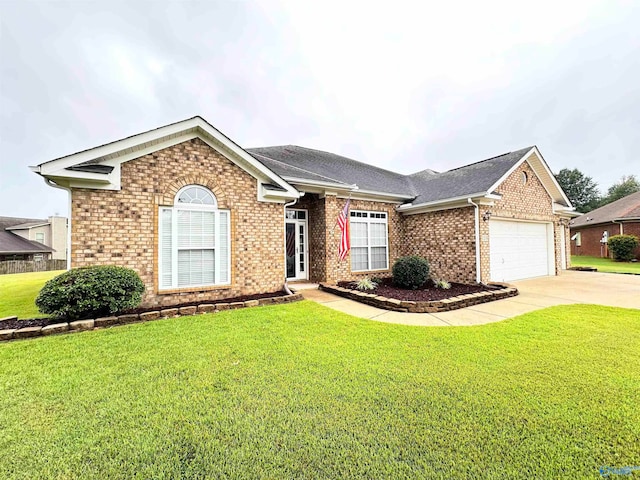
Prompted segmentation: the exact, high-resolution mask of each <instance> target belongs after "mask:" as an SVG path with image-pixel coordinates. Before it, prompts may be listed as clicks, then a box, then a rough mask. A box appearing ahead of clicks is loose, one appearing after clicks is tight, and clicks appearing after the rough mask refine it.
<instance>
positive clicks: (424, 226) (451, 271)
mask: <svg viewBox="0 0 640 480" xmlns="http://www.w3.org/2000/svg"><path fill="white" fill-rule="evenodd" d="M474 215H475V211H474V207H473V206H469V207H465V208H454V209H450V210H440V211H438V212H429V213H420V214H417V215H407V216H405V217H404V228H405V232H406V238H405V241H404V242H403V249H402V251H403V255H420V256H421V257H424V258H426V259H427V260H428V261H429V264H430V265H431V275H432V277H434V278H438V279H440V278H442V279H445V280H447V281H451V282H460V283H475V282H476V240H475V219H474Z"/></svg>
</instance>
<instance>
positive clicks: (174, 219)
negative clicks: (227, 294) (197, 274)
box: [158, 185, 231, 291]
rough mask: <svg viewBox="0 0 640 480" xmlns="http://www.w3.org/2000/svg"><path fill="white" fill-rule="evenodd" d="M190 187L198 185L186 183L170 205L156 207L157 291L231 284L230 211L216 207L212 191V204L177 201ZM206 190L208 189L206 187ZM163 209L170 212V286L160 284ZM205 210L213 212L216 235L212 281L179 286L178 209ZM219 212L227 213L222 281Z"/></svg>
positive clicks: (162, 271)
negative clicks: (225, 250)
mask: <svg viewBox="0 0 640 480" xmlns="http://www.w3.org/2000/svg"><path fill="white" fill-rule="evenodd" d="M191 187H200V186H199V185H187V186H186V187H183V188H181V189H180V190H179V191H178V193H177V194H176V196H175V199H176V200H175V204H174V206H172V207H166V206H162V207H159V208H158V291H166V290H184V289H193V290H197V289H199V288H206V287H217V286H226V285H231V212H230V211H229V210H226V209H218V208H217V205H218V204H217V199H216V198H215V195H213V193H211V194H212V195H213V198H214V204H213V205H207V204H194V203H178V198H180V194H181V193H182V192H183V191H184V190H185V189H187V188H191ZM201 188H205V187H201ZM207 190H208V189H207ZM165 210H170V211H171V212H172V213H171V245H172V248H171V251H172V256H171V285H170V286H165V285H163V284H162V279H163V276H164V270H163V261H162V260H163V259H162V250H163V245H162V232H163V231H164V218H163V215H162V213H163V212H164V211H165ZM194 210H197V211H205V212H213V214H214V225H215V236H216V239H215V240H216V241H215V242H214V245H215V246H214V248H213V256H214V265H215V269H214V283H204V284H197V285H183V286H180V285H178V252H179V251H180V249H179V248H178V212H180V211H194ZM221 212H226V213H227V234H226V241H227V245H228V248H229V254H228V256H227V257H228V258H227V264H226V271H227V278H228V280H227V281H226V282H222V281H220V272H221V271H222V269H221V268H220V266H221V262H220V245H221V242H220V240H221V239H222V238H223V237H222V236H221V234H220V225H221V223H220V213H221Z"/></svg>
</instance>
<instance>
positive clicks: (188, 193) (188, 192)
mask: <svg viewBox="0 0 640 480" xmlns="http://www.w3.org/2000/svg"><path fill="white" fill-rule="evenodd" d="M175 204H176V205H184V204H191V205H208V206H212V207H217V205H218V204H217V202H216V197H215V196H214V195H213V193H211V191H210V190H209V189H208V188H204V187H201V186H200V185H189V186H188V187H184V188H182V189H181V190H180V191H179V192H178V194H177V195H176V200H175Z"/></svg>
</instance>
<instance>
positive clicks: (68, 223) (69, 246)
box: [43, 177, 71, 270]
mask: <svg viewBox="0 0 640 480" xmlns="http://www.w3.org/2000/svg"><path fill="white" fill-rule="evenodd" d="M43 178H44V183H46V184H47V185H48V186H50V187H53V188H59V189H60V190H65V191H66V192H67V193H68V194H69V196H68V198H69V200H68V207H67V210H68V214H69V216H68V217H67V252H66V253H67V270H71V189H70V188H68V187H63V186H61V185H58V184H57V183H55V182H54V181H53V180H50V179H48V178H47V177H43Z"/></svg>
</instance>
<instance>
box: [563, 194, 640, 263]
mask: <svg viewBox="0 0 640 480" xmlns="http://www.w3.org/2000/svg"><path fill="white" fill-rule="evenodd" d="M570 230H571V254H572V255H589V256H592V257H608V256H609V249H608V248H607V240H608V238H609V237H611V236H613V235H623V234H624V235H635V236H636V237H638V238H640V192H636V193H632V194H631V195H627V196H626V197H623V198H621V199H619V200H616V201H615V202H611V203H609V204H607V205H605V206H603V207H600V208H596V209H595V210H592V211H590V212H589V213H585V214H584V215H581V216H579V217H577V218H575V219H573V220H572V221H571V223H570ZM635 253H636V258H637V259H639V260H640V247H638V248H637V249H636V252H635Z"/></svg>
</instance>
